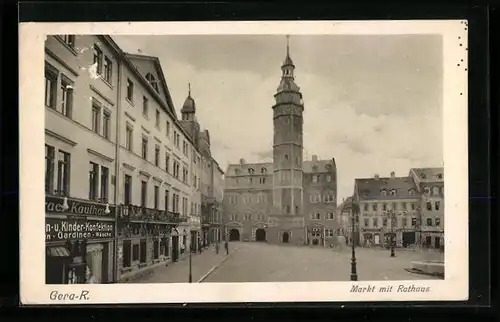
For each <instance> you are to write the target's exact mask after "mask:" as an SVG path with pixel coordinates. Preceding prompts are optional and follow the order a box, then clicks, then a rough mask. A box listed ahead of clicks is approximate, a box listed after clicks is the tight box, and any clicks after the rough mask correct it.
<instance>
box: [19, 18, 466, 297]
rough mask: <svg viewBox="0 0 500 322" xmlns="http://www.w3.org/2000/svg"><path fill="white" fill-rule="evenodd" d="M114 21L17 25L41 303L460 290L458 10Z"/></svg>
mask: <svg viewBox="0 0 500 322" xmlns="http://www.w3.org/2000/svg"><path fill="white" fill-rule="evenodd" d="M465 23H466V22H465ZM113 24H115V23H110V24H107V23H98V24H97V23H96V24H90V23H89V24H88V25H93V26H92V28H89V27H91V26H87V27H86V26H85V25H87V24H80V26H79V27H80V28H76V27H75V28H74V30H73V29H72V28H63V27H62V24H59V27H58V26H57V24H55V25H54V26H52V27H50V24H38V23H36V24H31V25H29V24H27V25H26V26H25V27H26V28H24V32H25V33H24V34H25V35H28V31H29V32H30V33H31V34H33V36H31V38H33V39H35V38H36V39H37V41H38V45H37V46H34V45H31V46H33V48H34V49H35V48H36V49H37V50H39V49H40V48H41V47H42V46H43V52H40V57H37V60H39V61H37V62H36V63H37V66H36V68H35V69H34V70H36V72H37V73H38V72H40V73H41V72H43V73H44V76H45V77H44V79H45V81H44V94H43V95H44V96H43V100H44V105H45V106H44V107H42V106H41V100H42V93H41V90H40V89H39V88H37V90H36V91H34V92H33V95H30V97H27V96H24V98H25V99H23V95H26V90H25V91H24V92H23V91H22V90H21V110H22V112H21V114H31V113H37V114H36V115H37V117H36V118H35V117H34V115H35V114H33V115H31V116H29V117H26V122H25V123H26V124H25V125H24V126H23V125H22V124H21V128H22V129H21V131H22V132H23V130H24V132H23V133H26V135H25V137H24V140H26V142H27V141H28V138H29V137H36V147H35V148H34V149H35V150H36V151H37V152H36V153H37V154H36V156H35V153H34V152H33V153H30V156H29V157H28V155H27V154H22V156H21V157H22V159H23V160H24V162H25V164H24V169H25V170H24V173H23V176H24V177H23V179H22V182H30V180H33V178H35V173H36V180H37V181H36V182H30V183H29V189H32V191H33V194H35V192H36V193H37V196H39V197H38V199H36V201H35V200H32V201H30V200H27V199H25V200H24V201H23V200H22V201H21V203H22V204H27V205H26V207H29V209H31V210H28V209H27V208H26V207H25V210H22V215H21V236H28V235H29V236H30V237H29V243H30V246H29V247H28V245H27V243H28V241H27V240H24V239H23V238H21V271H22V274H21V275H23V272H25V274H26V275H25V277H26V278H23V281H24V282H25V283H26V285H25V288H26V292H25V293H31V294H33V296H32V298H36V299H37V300H34V301H35V302H36V303H47V302H49V303H50V302H52V303H54V302H58V303H62V302H65V303H75V301H76V302H81V303H90V302H92V303H97V302H115V301H119V302H123V301H124V300H123V299H122V300H118V298H123V296H125V295H123V293H128V296H130V297H133V299H131V298H130V299H127V300H126V301H127V302H144V301H146V302H147V301H153V299H155V300H154V301H156V302H158V300H159V302H161V301H162V300H163V301H165V302H180V301H182V302H189V298H186V296H190V295H186V294H182V295H181V294H180V293H185V292H187V289H186V288H185V287H190V288H189V289H190V290H192V291H190V292H197V291H193V290H195V289H193V288H192V287H195V286H191V285H190V283H191V284H194V285H196V287H199V288H200V291H199V292H198V294H197V295H192V298H191V299H192V300H193V301H198V302H200V301H201V302H203V301H205V302H206V301H211V302H213V301H214V300H215V301H221V302H232V301H236V302H237V301H246V302H250V301H276V300H283V299H289V300H293V299H292V298H291V297H293V296H294V295H293V294H290V293H291V292H294V291H295V292H304V290H306V289H309V288H310V287H316V286H314V285H318V287H317V288H316V289H317V291H315V292H312V293H316V294H313V295H311V294H309V295H306V297H307V296H309V297H308V298H305V297H300V296H299V295H295V296H296V299H295V300H296V301H303V300H306V301H307V300H320V299H322V300H367V299H368V298H367V297H370V298H369V300H387V299H388V298H389V299H392V300H408V299H417V300H418V299H420V300H432V299H434V300H444V299H451V298H449V297H450V296H454V293H455V294H456V295H455V296H458V297H459V298H460V299H463V298H466V296H467V294H466V293H464V291H465V292H466V291H467V265H468V264H467V263H468V262H467V250H466V249H467V237H466V235H467V216H468V210H467V195H466V193H467V140H466V138H467V101H466V74H467V71H466V64H467V63H466V59H467V55H466V51H465V50H464V48H463V45H462V44H463V43H464V40H463V39H464V38H465V37H466V32H464V31H463V28H461V27H463V24H464V22H463V21H449V22H445V21H434V22H433V21H430V22H420V23H418V22H403V21H400V22H397V21H386V22H379V23H377V22H346V23H345V27H344V28H342V26H343V23H339V24H338V25H334V26H333V27H332V26H331V24H330V27H327V26H324V28H323V29H321V27H320V26H321V23H319V22H318V23H311V24H310V25H308V24H307V23H305V24H301V23H296V22H293V23H289V24H279V23H276V27H275V29H273V31H272V32H270V31H269V28H268V29H265V28H263V30H259V29H258V23H254V24H247V25H245V24H244V23H234V24H235V27H236V26H237V27H238V28H236V29H237V30H236V31H234V32H229V31H228V30H226V31H225V32H218V33H211V32H206V33H203V32H201V31H202V30H203V24H202V23H199V24H198V25H196V24H194V25H191V27H190V28H188V27H186V25H183V24H177V25H175V24H168V23H165V28H157V29H156V30H158V32H156V33H154V34H151V33H150V34H148V33H145V32H144V30H147V24H148V23H143V24H142V26H140V27H139V26H138V27H137V28H134V24H135V23H134V24H128V26H124V25H121V27H122V28H119V25H118V24H119V23H116V24H115V26H114V28H113V30H114V32H106V30H107V29H106V28H105V27H106V26H112V25H113ZM138 24H141V23H138ZM231 24H233V23H231ZM318 24H319V25H318ZM37 25H43V26H44V28H45V30H44V29H39V30H35V29H36V27H35V26H37ZM96 25H99V26H102V28H96ZM219 25H220V24H219ZM67 26H71V25H67ZM169 26H170V29H169V28H168V27H169ZM28 27H29V28H28ZM141 27H142V28H141ZM244 27H246V28H247V29H248V30H247V31H246V32H241V30H244ZM38 28H40V27H38ZM183 28H184V29H183ZM328 28H330V29H328ZM70 30H71V32H69V31H70ZM92 30H94V31H93V32H92ZM96 30H99V32H98V33H97V32H96ZM108 30H111V28H109V27H108ZM117 30H119V32H116V31H117ZM213 30H215V29H213ZM220 30H221V31H222V26H221V28H220ZM238 30H239V31H240V32H238ZM360 30H361V31H363V32H360ZM61 31H65V32H64V33H63V32H61ZM179 31H181V32H179ZM182 31H183V32H182ZM190 31H191V32H190ZM259 31H260V32H259ZM35 34H36V35H35ZM21 35H23V28H21ZM29 38H30V37H28V36H27V37H26V41H27V39H29ZM20 39H21V47H22V45H23V44H22V42H23V38H22V37H21V38H20ZM42 43H43V44H42ZM25 46H27V47H26V48H28V47H29V46H30V45H25ZM450 53H453V54H450ZM25 57H27V56H26V55H25ZM33 60H35V59H33ZM20 61H21V64H28V63H29V62H27V61H25V60H24V61H23V60H22V58H21V59H20ZM457 65H458V66H457ZM27 68H28V67H26V68H25V69H27ZM22 72H23V68H22V67H21V77H20V79H21V89H22V88H23V80H22V78H23V77H24V76H23V74H22ZM457 75H459V76H457ZM37 77H39V78H40V82H41V75H37ZM451 80H452V81H451ZM448 81H449V82H448ZM36 82H37V83H36V86H37V87H39V83H38V82H39V80H38V78H37V80H36ZM25 86H27V84H25ZM28 93H29V92H28ZM35 94H36V95H35ZM28 99H29V102H30V104H29V105H28V104H26V103H25V102H27V101H28ZM450 115H451V116H450ZM35 123H37V125H36V128H35V125H34V124H35ZM29 124H31V125H29ZM42 127H43V129H42ZM41 131H44V132H43V133H44V134H42V132H41ZM462 138H464V139H465V140H464V141H463V142H460V141H457V140H460V139H462ZM21 141H23V139H21ZM42 141H44V146H45V164H44V168H42V166H41V155H40V156H38V152H41V142H42ZM29 144H30V146H35V141H33V140H30V142H29ZM26 147H27V145H26ZM464 153H465V154H464ZM445 161H446V166H445ZM28 162H33V163H36V166H29V165H28ZM22 168H23V167H22ZM42 169H43V170H42ZM41 171H44V172H43V173H44V178H43V179H42V173H41ZM30 173H31V174H32V175H33V176H32V177H28V176H29V174H30ZM30 178H31V179H30ZM445 178H446V185H445ZM42 182H44V183H42ZM42 186H44V191H42V190H41V189H42ZM26 188H28V184H27V185H26ZM445 189H446V190H445ZM464 192H465V197H464ZM42 198H43V202H44V203H45V208H44V209H45V210H43V209H42V208H40V209H38V207H39V206H41V202H42ZM450 199H451V203H450ZM28 204H29V205H28ZM449 205H452V206H449ZM21 209H23V207H21ZM25 211H26V212H25ZM28 211H36V213H34V214H30V215H28V214H27V212H28ZM42 211H44V212H45V215H41V214H40V216H38V213H41V212H42ZM450 216H451V218H450ZM32 217H39V219H37V220H36V224H35V221H32V220H30V219H29V218H32ZM42 217H43V219H42ZM28 221H29V223H28ZM25 223H26V224H25ZM28 226H29V227H28ZM445 228H446V229H445ZM28 229H36V230H37V233H36V234H28V231H31V230H28ZM445 230H446V232H445ZM43 232H44V234H45V243H44V244H42V243H41V241H40V240H38V237H37V238H31V236H41V234H42V233H43ZM31 244H36V245H37V246H36V248H33V249H31ZM33 247H35V246H33ZM42 249H43V253H42ZM38 250H40V251H38ZM34 253H36V258H35V257H32V256H33V255H32V254H34ZM42 254H43V256H42ZM38 260H40V262H38ZM35 261H36V265H32V264H31V263H32V262H35ZM35 270H36V271H37V272H36V273H35V272H32V271H35ZM42 274H43V277H42ZM35 280H36V283H35ZM27 281H33V282H32V283H30V284H31V285H27V284H28V282H27ZM283 282H291V283H290V284H289V283H286V284H283ZM316 283H318V284H316ZM21 284H24V283H21ZM35 284H37V285H39V286H36V288H37V290H28V288H33V289H34V288H35V287H34V285H35ZM91 284H100V286H96V285H91ZM163 284H167V285H163ZM146 285H147V290H146V288H144V289H143V290H141V289H140V288H139V287H146ZM183 285H184V286H183ZM210 285H212V286H210ZM283 285H287V286H286V287H287V288H286V289H285V288H283V287H285V286H283ZM292 285H295V287H293V286H292ZM333 285H342V289H343V290H342V291H340V289H339V290H337V291H338V292H339V293H341V294H338V296H336V298H333V296H332V292H335V290H332V288H333V289H334V288H335V287H334V286H333ZM453 285H455V286H456V287H457V290H456V291H453V290H450V289H449V288H450V286H453ZM261 286H262V287H263V288H260V287H261ZM282 286H283V287H282ZM319 286H322V288H321V287H319ZM96 287H101V288H96ZM115 287H116V288H115ZM118 287H119V288H118ZM152 287H153V288H152ZM183 287H184V288H183ZM235 287H237V288H238V291H236V290H235ZM246 287H248V290H247V291H245V289H246ZM266 287H271V288H273V290H271V288H268V289H267V290H268V291H267V292H268V293H267V296H268V297H266V293H265V292H266V291H265V290H266ZM22 288H23V286H22ZM38 288H39V289H38ZM227 288H232V289H233V291H232V292H234V296H233V298H228V297H231V296H232V294H233V293H232V292H229V294H228V293H226V294H225V295H224V294H222V293H223V291H222V290H223V289H227ZM323 288H326V289H329V290H327V291H326V292H327V293H328V292H330V293H329V294H330V295H326V294H325V293H324V292H323V291H322V289H323ZM181 289H183V290H184V291H181ZM70 290H71V291H70ZM97 290H99V291H97ZM100 290H106V292H108V291H107V290H109V292H110V293H109V294H116V296H115V295H113V299H112V300H111V299H109V298H108V299H107V300H104V296H99V298H100V300H97V302H94V301H96V300H95V299H96V298H98V295H97V292H101V291H100ZM112 290H114V291H112ZM126 290H130V291H126ZM131 290H134V291H131ZM169 290H170V291H169ZM245 292H247V294H246V295H245V294H243V293H245ZM263 292H264V293H263ZM440 292H441V293H440ZM84 293H85V294H84ZM134 293H135V294H134ZM152 293H155V294H152ZM165 293H169V294H165ZM236 293H238V295H236ZM239 293H241V294H239ZM276 293H288V294H278V296H276V297H274V298H273V294H274V295H275V294H276ZM309 293H311V292H309ZM78 294H79V295H78ZM103 294H104V293H103ZM219 294H221V295H219ZM162 296H163V298H162ZM358 296H360V297H359V298H360V299H356V297H358ZM26 299H28V298H26ZM28 302H31V300H28Z"/></svg>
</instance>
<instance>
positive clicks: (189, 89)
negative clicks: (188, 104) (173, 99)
mask: <svg viewBox="0 0 500 322" xmlns="http://www.w3.org/2000/svg"><path fill="white" fill-rule="evenodd" d="M188 96H191V83H190V82H189V83H188Z"/></svg>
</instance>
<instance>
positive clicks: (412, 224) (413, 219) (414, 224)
mask: <svg viewBox="0 0 500 322" xmlns="http://www.w3.org/2000/svg"><path fill="white" fill-rule="evenodd" d="M411 226H412V227H416V226H417V218H415V217H413V218H412V219H411Z"/></svg>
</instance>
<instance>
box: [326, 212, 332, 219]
mask: <svg viewBox="0 0 500 322" xmlns="http://www.w3.org/2000/svg"><path fill="white" fill-rule="evenodd" d="M326 219H329V220H332V219H334V218H333V212H329V213H328V215H327V218H326Z"/></svg>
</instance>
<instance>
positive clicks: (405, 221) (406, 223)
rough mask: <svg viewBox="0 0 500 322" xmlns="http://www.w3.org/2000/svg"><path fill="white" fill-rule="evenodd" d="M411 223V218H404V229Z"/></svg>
mask: <svg viewBox="0 0 500 322" xmlns="http://www.w3.org/2000/svg"><path fill="white" fill-rule="evenodd" d="M409 222H410V218H408V217H405V218H404V223H403V227H408V223H409Z"/></svg>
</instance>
